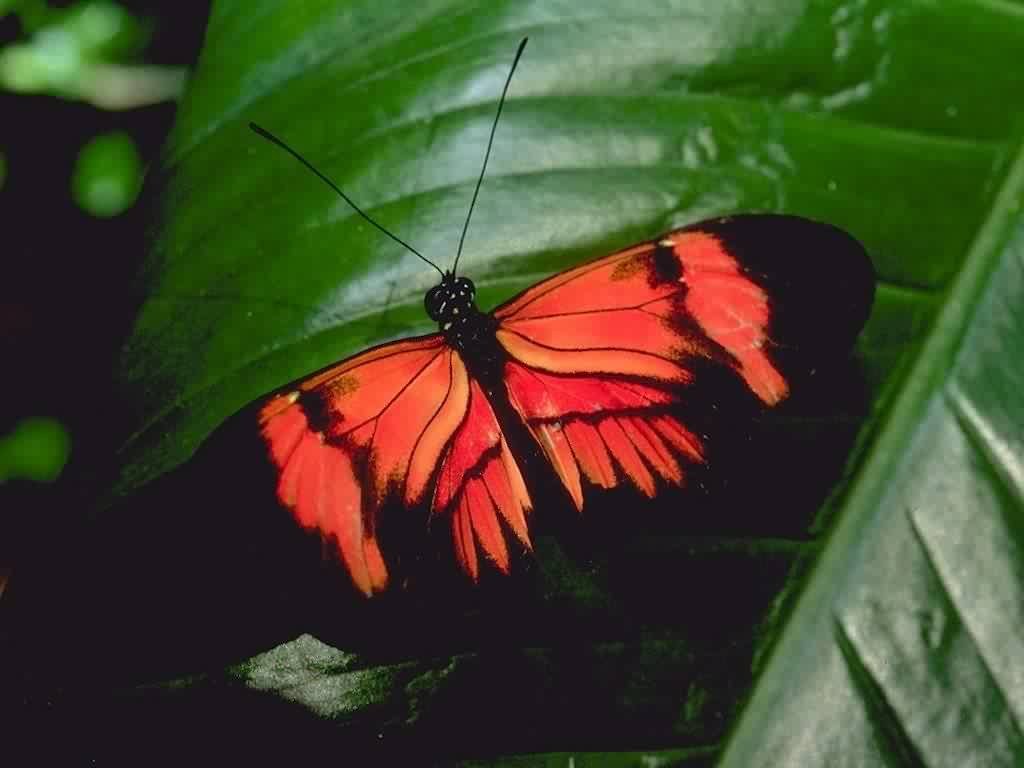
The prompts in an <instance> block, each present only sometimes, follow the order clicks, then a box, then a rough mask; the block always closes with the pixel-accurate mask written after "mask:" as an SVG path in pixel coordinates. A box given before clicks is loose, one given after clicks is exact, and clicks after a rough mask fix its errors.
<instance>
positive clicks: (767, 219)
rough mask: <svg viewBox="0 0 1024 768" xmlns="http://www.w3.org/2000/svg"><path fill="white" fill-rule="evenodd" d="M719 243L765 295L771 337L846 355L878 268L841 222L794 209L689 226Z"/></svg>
mask: <svg viewBox="0 0 1024 768" xmlns="http://www.w3.org/2000/svg"><path fill="white" fill-rule="evenodd" d="M686 229H688V230H696V231H701V232H707V233H708V234H712V235H714V236H715V237H716V238H718V239H719V241H720V242H721V243H722V245H723V247H724V248H725V249H726V250H727V251H728V252H729V254H730V255H731V256H732V257H733V258H735V259H736V261H737V263H738V264H739V265H740V266H741V268H742V269H743V270H744V272H745V273H747V274H748V275H749V276H750V277H751V278H752V279H754V280H755V281H756V282H758V283H759V284H760V285H761V286H762V287H763V288H764V289H765V291H766V292H767V293H768V296H769V298H770V302H771V305H772V314H773V322H772V326H773V328H772V336H773V338H774V339H776V340H777V341H779V342H780V343H781V344H783V345H785V346H793V347H802V348H814V347H816V348H819V349H820V350H821V351H822V353H825V352H827V351H829V350H834V351H837V352H845V351H846V350H848V349H849V348H850V346H852V344H853V342H854V340H855V339H856V338H857V335H858V334H859V333H860V331H861V329H862V328H863V327H864V324H865V323H866V322H867V319H868V316H869V315H870V314H871V308H872V306H873V304H874V297H875V286H876V282H877V277H876V272H875V266H874V264H873V263H872V261H871V257H870V255H869V254H868V252H867V249H866V248H865V247H864V245H863V244H862V243H861V242H860V241H859V240H858V239H857V238H856V237H854V236H853V235H852V234H851V233H849V232H847V231H846V230H844V229H841V228H840V227H837V226H835V225H833V224H829V223H826V222H822V221H816V220H814V219H808V218H805V217H802V216H795V215H791V214H776V213H750V214H737V215H733V216H723V217H721V218H716V219H709V220H707V221H702V222H699V223H697V224H694V225H692V226H690V227H687V228H686Z"/></svg>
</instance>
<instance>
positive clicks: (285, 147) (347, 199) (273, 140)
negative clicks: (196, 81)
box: [249, 123, 444, 277]
mask: <svg viewBox="0 0 1024 768" xmlns="http://www.w3.org/2000/svg"><path fill="white" fill-rule="evenodd" d="M249 127H250V128H252V129H253V130H254V131H255V132H256V133H258V134H259V135H260V136H262V137H263V138H264V139H266V140H267V141H269V142H271V143H272V144H276V145H277V146H279V147H280V148H281V149H283V150H284V151H285V152H287V153H288V154H289V155H291V156H292V157H294V158H295V159H296V160H298V161H299V162H300V163H302V164H303V165H304V166H306V167H307V168H308V169H309V170H311V171H312V172H313V173H314V174H316V175H317V176H318V177H319V178H320V180H321V181H323V182H324V183H325V184H326V185H327V186H329V187H330V188H331V189H333V190H334V191H335V192H337V193H338V195H339V196H340V197H341V199H342V200H344V201H345V202H346V203H348V204H349V205H351V206H352V210H354V211H355V212H356V213H358V214H359V215H360V216H362V217H363V218H364V219H366V220H367V221H368V222H370V223H371V224H373V226H375V227H376V228H377V229H379V230H380V231H381V232H383V233H384V234H385V235H387V236H388V237H390V238H391V239H392V240H394V241H395V242H396V243H398V244H399V245H400V246H402V247H403V248H405V249H406V250H407V251H410V252H411V253H413V254H415V255H416V256H419V257H420V258H421V259H423V261H425V262H427V264H429V265H430V266H432V267H433V268H434V269H436V270H437V271H438V273H439V274H440V275H441V277H444V272H443V271H442V270H441V268H440V267H439V266H437V264H435V263H434V262H432V261H431V260H430V259H428V258H427V257H426V256H424V255H423V254H422V253H420V252H419V251H417V250H416V249H415V248H413V247H412V246H411V245H409V244H408V243H407V242H405V241H404V240H402V238H400V237H398V236H397V235H394V234H392V233H391V232H388V231H387V230H386V229H384V227H382V226H381V225H380V224H378V223H377V222H376V221H374V220H373V219H371V218H370V217H369V215H368V214H367V213H366V212H365V211H364V210H363V209H362V208H360V207H359V206H358V205H356V204H355V203H353V202H352V199H351V198H350V197H349V196H348V195H346V194H345V193H344V192H342V191H341V188H340V187H339V186H338V185H337V184H335V183H334V182H333V181H331V180H330V179H329V178H327V177H326V176H324V174H322V173H321V172H320V171H318V170H317V169H316V168H315V167H314V166H313V164H312V163H311V162H309V160H307V159H306V158H304V157H303V156H302V155H300V154H299V153H298V152H296V151H295V150H294V149H292V148H291V147H289V146H288V145H287V144H285V143H284V142H283V141H282V140H281V139H279V138H277V136H275V135H274V134H272V133H271V132H270V131H268V130H267V129H266V128H262V127H260V126H258V125H256V123H249Z"/></svg>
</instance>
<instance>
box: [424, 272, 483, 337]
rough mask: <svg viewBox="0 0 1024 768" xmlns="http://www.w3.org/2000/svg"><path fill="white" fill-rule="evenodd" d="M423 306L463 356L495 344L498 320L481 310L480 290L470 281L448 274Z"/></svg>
mask: <svg viewBox="0 0 1024 768" xmlns="http://www.w3.org/2000/svg"><path fill="white" fill-rule="evenodd" d="M423 303H424V306H425V307H426V310H427V314H428V315H429V316H430V319H431V320H434V321H436V322H437V325H438V328H439V329H440V331H441V333H443V334H444V337H445V340H446V341H447V342H448V343H449V344H450V345H451V346H453V347H454V348H455V349H457V350H459V351H460V352H463V353H467V352H469V353H471V354H472V352H474V351H476V350H480V349H481V348H482V347H488V346H490V342H492V341H493V339H494V329H495V321H494V318H493V317H491V316H490V315H488V314H486V313H484V312H481V311H480V310H479V308H477V306H476V287H475V286H474V285H473V281H472V280H470V279H469V278H467V277H455V276H454V275H453V274H451V273H446V274H445V276H444V277H443V278H442V280H441V282H440V283H439V284H438V285H435V286H434V287H433V288H431V289H430V290H429V291H427V295H426V296H425V297H424V298H423Z"/></svg>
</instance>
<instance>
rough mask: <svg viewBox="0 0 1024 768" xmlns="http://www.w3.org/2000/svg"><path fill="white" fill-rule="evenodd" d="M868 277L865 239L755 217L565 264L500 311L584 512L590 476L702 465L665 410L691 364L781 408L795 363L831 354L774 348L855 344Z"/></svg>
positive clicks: (522, 393) (507, 341)
mask: <svg viewBox="0 0 1024 768" xmlns="http://www.w3.org/2000/svg"><path fill="white" fill-rule="evenodd" d="M737 243H739V245H740V247H737V245H736V244H737ZM787 247H792V248H794V249H795V251H796V254H795V257H794V254H792V253H787V252H785V249H786V248H787ZM747 254H750V258H747ZM773 255H774V256H775V258H774V259H773V258H771V257H772V256H773ZM808 265H810V266H808ZM837 281H843V282H846V283H848V285H846V286H843V288H844V290H845V291H847V296H848V298H847V299H846V300H847V301H848V302H849V306H848V307H842V306H838V304H837V303H836V304H835V305H834V306H828V305H827V302H828V301H829V298H828V297H829V293H830V292H829V291H828V290H827V289H828V287H829V286H830V285H833V284H835V282H837ZM816 283H817V284H816ZM873 287H874V275H873V271H872V268H871V265H870V261H869V260H868V259H867V256H866V254H865V253H864V251H863V249H862V248H861V246H860V245H859V244H858V243H857V242H856V241H855V240H854V239H853V238H851V237H850V236H849V235H846V234H845V233H843V232H842V231H841V230H838V229H835V228H834V227H830V226H828V225H824V224H818V223H815V222H811V221H808V220H805V219H799V218H796V217H787V216H771V215H763V216H758V215H748V216H737V217H732V218H728V219H719V220H713V221H709V222H703V223H701V224H697V225H694V226H692V227H687V228H685V229H680V230H676V231H674V232H670V233H668V234H667V235H664V236H663V237H661V238H659V239H658V240H655V241H652V242H649V243H645V244H642V245H639V246H636V247H633V248H629V249H626V250H624V251H620V252H618V253H615V254H612V255H611V256H607V257H605V258H602V259H598V260H597V261H593V262H590V263H588V264H584V265H582V266H580V267H577V268H575V269H571V270H568V271H566V272H563V273H561V274H559V275H556V276H554V277H552V278H550V279H549V280H546V281H544V282H542V283H539V284H537V285H535V286H534V287H532V288H529V289H528V290H526V291H525V292H523V293H522V294H520V295H519V296H517V297H516V298H514V299H513V300H511V301H510V302H508V303H506V304H504V305H502V306H501V307H499V308H498V309H497V310H496V311H495V313H494V315H495V317H496V318H498V320H499V321H500V325H499V328H498V331H497V336H498V340H499V342H500V343H501V344H502V346H503V347H504V348H505V349H506V350H507V352H508V353H509V355H510V358H511V359H510V360H509V361H508V362H507V363H506V367H505V381H506V387H507V390H508V395H509V399H510V401H511V403H512V406H513V407H514V408H515V409H516V411H518V413H519V415H520V416H521V417H522V418H523V420H524V421H525V422H526V424H527V427H528V428H529V429H530V431H531V432H532V433H533V435H534V437H535V438H536V439H537V441H538V443H539V444H540V446H541V448H542V449H543V451H544V452H545V454H546V455H547V457H548V459H549V460H550V461H551V463H552V465H553V466H554V468H555V471H556V472H557V473H558V475H559V477H560V478H561V480H562V482H563V484H564V485H565V487H566V489H567V490H568V491H569V494H570V495H571V496H572V498H573V500H574V501H575V503H576V505H577V507H579V508H582V505H583V493H582V485H581V475H582V476H583V477H586V478H587V479H588V480H589V481H590V482H591V483H592V484H594V485H597V486H601V487H605V488H609V487H614V486H616V485H618V484H619V483H620V482H621V481H622V480H625V479H628V481H629V482H631V483H632V484H633V485H634V486H636V487H637V488H638V489H639V490H640V491H642V492H643V493H645V494H647V495H648V496H651V495H653V494H654V493H655V483H654V476H655V475H658V476H660V477H661V478H662V479H663V480H665V481H666V482H669V483H672V484H681V483H682V482H683V475H684V470H683V467H682V466H681V465H680V462H682V463H683V464H685V463H686V462H700V461H702V460H703V458H702V457H703V447H702V442H701V440H700V438H699V437H698V436H697V435H695V434H693V433H692V432H690V431H689V430H688V429H687V428H686V426H685V425H684V424H682V423H680V422H679V421H678V420H677V419H676V418H674V417H673V416H671V415H670V413H669V412H668V406H670V405H672V404H673V403H674V402H678V400H679V399H680V398H685V390H686V387H687V386H688V385H690V384H692V383H693V379H694V370H695V367H696V366H695V362H696V361H698V360H700V361H711V362H712V363H718V364H720V365H721V366H725V367H728V368H730V369H732V370H733V371H735V373H736V374H737V375H738V376H739V377H740V378H741V379H742V381H743V382H744V383H745V385H746V387H747V388H749V390H750V391H751V392H752V393H753V394H754V395H756V396H757V397H758V398H759V399H760V400H761V401H762V402H763V403H764V404H765V405H767V406H772V405H775V404H777V403H779V402H780V401H782V400H783V399H784V398H785V397H786V396H787V394H788V393H789V389H790V381H789V377H788V376H787V370H786V369H787V368H788V367H789V364H790V363H791V362H795V361H801V360H803V361H806V362H810V363H813V362H814V359H815V357H816V356H817V355H818V354H819V352H820V350H811V351H805V352H803V353H802V354H803V357H800V356H799V354H796V355H789V356H788V357H787V356H786V355H784V354H779V353H781V352H797V353H800V350H801V348H806V347H808V346H809V344H808V343H807V341H808V340H810V339H814V338H818V339H820V338H825V339H827V340H828V341H829V342H830V343H832V344H834V345H835V347H836V348H840V349H845V348H846V347H847V346H848V344H849V342H850V341H851V340H852V338H853V336H855V335H856V332H857V331H858V330H859V329H860V327H861V325H862V324H863V322H864V319H865V317H866V313H867V309H868V308H869V307H870V304H871V297H872V292H873ZM822 294H823V295H824V296H825V298H824V299H818V298H816V296H819V295H822ZM840 295H842V294H840ZM789 302H792V306H790V304H789ZM780 307H781V308H782V309H783V310H785V311H786V314H785V315H784V318H785V320H786V322H785V323H781V322H778V320H779V314H780V312H779V310H778V309H777V308H780ZM787 307H788V309H787ZM792 307H796V308H797V311H795V312H794V311H793V310H792ZM804 324H813V331H814V333H805V332H804V330H803V325H804Z"/></svg>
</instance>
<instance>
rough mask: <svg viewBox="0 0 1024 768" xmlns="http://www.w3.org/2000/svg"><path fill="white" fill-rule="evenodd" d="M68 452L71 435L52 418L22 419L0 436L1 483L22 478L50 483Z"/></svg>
mask: <svg viewBox="0 0 1024 768" xmlns="http://www.w3.org/2000/svg"><path fill="white" fill-rule="evenodd" d="M70 452H71V438H70V436H69V435H68V433H67V430H65V429H64V427H63V425H62V424H61V423H60V422H58V421H54V420H53V419H41V418H33V419H24V420H22V421H20V422H18V423H17V424H16V425H15V427H14V429H13V430H12V431H11V432H10V433H9V434H7V435H4V436H2V437H0V483H2V482H4V481H6V480H10V479H12V478H25V479H27V480H34V481H36V482H39V483H52V482H53V481H54V480H56V479H57V477H58V476H59V475H60V473H61V470H62V469H64V464H65V463H67V460H68V454H69V453H70Z"/></svg>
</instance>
